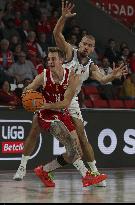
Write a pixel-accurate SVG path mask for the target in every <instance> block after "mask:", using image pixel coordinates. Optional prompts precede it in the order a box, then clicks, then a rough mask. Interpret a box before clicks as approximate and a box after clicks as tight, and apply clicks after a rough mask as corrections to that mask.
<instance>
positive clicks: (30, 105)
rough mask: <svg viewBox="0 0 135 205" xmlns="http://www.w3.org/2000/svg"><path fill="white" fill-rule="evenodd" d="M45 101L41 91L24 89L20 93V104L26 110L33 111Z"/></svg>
mask: <svg viewBox="0 0 135 205" xmlns="http://www.w3.org/2000/svg"><path fill="white" fill-rule="evenodd" d="M44 102H45V99H44V96H43V95H42V93H39V92H37V91H34V90H29V91H26V92H25V93H24V94H23V95H22V104H23V107H24V109H25V110H27V111H28V112H35V111H36V110H37V109H38V108H40V107H41V106H42V105H43V104H44Z"/></svg>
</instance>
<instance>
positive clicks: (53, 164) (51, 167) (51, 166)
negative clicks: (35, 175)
mask: <svg viewBox="0 0 135 205" xmlns="http://www.w3.org/2000/svg"><path fill="white" fill-rule="evenodd" d="M59 167H62V166H61V165H60V164H59V163H58V161H57V159H55V160H53V161H52V162H50V163H48V164H46V165H45V166H43V170H45V171H46V172H51V171H53V170H55V169H57V168H59Z"/></svg>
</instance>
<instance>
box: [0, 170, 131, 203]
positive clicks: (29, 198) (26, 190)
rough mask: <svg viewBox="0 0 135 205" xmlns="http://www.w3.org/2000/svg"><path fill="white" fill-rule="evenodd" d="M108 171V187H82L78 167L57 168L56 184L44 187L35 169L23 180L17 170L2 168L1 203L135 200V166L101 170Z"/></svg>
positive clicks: (121, 201)
mask: <svg viewBox="0 0 135 205" xmlns="http://www.w3.org/2000/svg"><path fill="white" fill-rule="evenodd" d="M101 171H102V172H104V173H107V174H108V177H109V178H108V181H107V187H102V188H101V187H95V186H91V187H87V188H85V189H84V188H82V184H81V177H80V175H79V173H78V172H76V171H72V170H71V171H70V172H69V170H68V171H60V172H55V182H56V187H55V188H45V187H44V185H43V184H42V183H41V182H40V180H39V179H38V178H37V177H36V176H35V174H34V173H33V172H28V173H27V175H26V177H25V178H24V180H23V181H19V182H17V181H14V180H12V177H13V174H14V172H7V171H5V172H4V171H2V172H0V203H92V202H93V203H107V202H108V203H116V202H119V203H127V202H129V203H132V202H135V170H133V169H132V170H131V169H130V170H128V169H113V170H109V169H107V170H105V169H104V170H101Z"/></svg>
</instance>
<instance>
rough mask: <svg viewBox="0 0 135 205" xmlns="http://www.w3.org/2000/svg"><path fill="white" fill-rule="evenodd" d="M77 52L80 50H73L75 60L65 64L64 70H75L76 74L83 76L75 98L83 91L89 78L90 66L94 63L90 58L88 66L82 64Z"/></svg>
mask: <svg viewBox="0 0 135 205" xmlns="http://www.w3.org/2000/svg"><path fill="white" fill-rule="evenodd" d="M77 51H78V49H74V48H73V59H72V60H71V61H70V62H67V63H65V64H63V67H64V68H67V69H73V70H74V72H75V73H76V74H81V81H80V85H79V86H78V88H77V90H76V94H75V96H77V95H78V93H79V92H80V91H81V87H82V84H83V82H84V81H85V80H87V79H88V78H89V69H90V65H91V64H92V63H93V61H92V60H91V59H90V58H88V62H87V64H86V65H82V64H80V62H79V60H78V56H77Z"/></svg>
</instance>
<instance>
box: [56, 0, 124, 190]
mask: <svg viewBox="0 0 135 205" xmlns="http://www.w3.org/2000/svg"><path fill="white" fill-rule="evenodd" d="M73 8H74V5H73V4H71V3H69V2H68V1H66V3H64V0H62V15H61V17H60V18H59V20H58V22H57V24H56V26H55V28H54V32H53V33H54V38H55V41H56V45H57V46H58V47H59V48H60V49H61V50H63V51H64V52H65V54H66V61H67V62H68V63H67V64H66V65H65V66H67V67H68V68H74V71H75V73H76V74H81V77H80V85H79V86H78V88H77V92H76V94H78V93H79V92H80V90H81V86H82V83H83V81H85V80H87V79H88V78H89V77H90V78H91V79H95V80H97V81H99V82H100V83H101V84H102V83H103V84H105V83H107V82H109V81H112V80H114V79H115V78H117V77H121V76H122V75H126V74H127V71H126V68H125V67H124V65H121V66H120V67H119V68H115V65H114V68H113V71H112V73H111V74H109V75H107V76H105V75H103V74H102V73H101V72H100V70H99V68H98V66H97V65H95V64H94V63H93V61H92V60H91V59H90V58H89V55H90V54H91V53H92V52H93V51H94V48H95V38H94V37H93V36H92V35H86V36H84V37H83V38H82V40H81V42H80V43H79V48H78V49H74V48H73V47H72V46H71V45H70V44H69V43H67V42H66V41H65V38H64V36H63V34H62V31H63V28H64V25H65V22H66V20H67V19H68V18H71V17H73V16H75V15H76V13H72V10H73ZM120 69H121V70H120ZM69 113H70V114H71V116H72V120H73V122H74V125H75V128H76V132H77V134H78V137H79V140H80V143H81V148H82V151H83V154H84V158H85V160H86V161H87V163H88V166H89V167H90V168H91V170H92V171H93V172H94V173H95V175H99V174H100V173H99V172H98V170H97V167H96V161H95V157H94V151H93V148H92V146H91V144H90V143H89V142H88V140H87V136H86V133H85V128H84V124H83V118H82V115H81V111H80V108H79V104H78V101H77V97H76V98H75V97H74V98H73V100H72V102H71V104H70V106H69ZM100 186H105V183H102V184H100Z"/></svg>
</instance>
